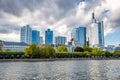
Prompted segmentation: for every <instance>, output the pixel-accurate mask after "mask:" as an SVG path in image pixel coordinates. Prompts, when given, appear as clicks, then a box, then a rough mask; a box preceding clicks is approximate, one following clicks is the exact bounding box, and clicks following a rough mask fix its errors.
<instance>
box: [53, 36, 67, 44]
mask: <svg viewBox="0 0 120 80" xmlns="http://www.w3.org/2000/svg"><path fill="white" fill-rule="evenodd" d="M66 40H67V38H66V37H63V36H57V37H55V44H57V45H65V43H66Z"/></svg>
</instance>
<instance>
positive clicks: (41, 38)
mask: <svg viewBox="0 0 120 80" xmlns="http://www.w3.org/2000/svg"><path fill="white" fill-rule="evenodd" d="M39 41H40V42H39V45H43V37H39Z"/></svg>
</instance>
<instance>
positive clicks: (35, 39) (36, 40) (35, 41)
mask: <svg viewBox="0 0 120 80" xmlns="http://www.w3.org/2000/svg"><path fill="white" fill-rule="evenodd" d="M39 37H40V31H37V30H32V44H36V45H38V44H39V43H40V39H39Z"/></svg>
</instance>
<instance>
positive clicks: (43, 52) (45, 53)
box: [39, 46, 56, 58]
mask: <svg viewBox="0 0 120 80" xmlns="http://www.w3.org/2000/svg"><path fill="white" fill-rule="evenodd" d="M39 50H40V53H39V54H40V56H41V57H42V58H49V57H53V56H55V53H56V52H55V49H54V48H53V47H51V46H42V47H40V48H39Z"/></svg>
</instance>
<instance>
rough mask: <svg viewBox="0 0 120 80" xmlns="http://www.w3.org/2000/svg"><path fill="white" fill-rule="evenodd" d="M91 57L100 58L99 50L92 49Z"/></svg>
mask: <svg viewBox="0 0 120 80" xmlns="http://www.w3.org/2000/svg"><path fill="white" fill-rule="evenodd" d="M92 55H93V56H102V52H101V50H100V49H98V48H94V49H92Z"/></svg>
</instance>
